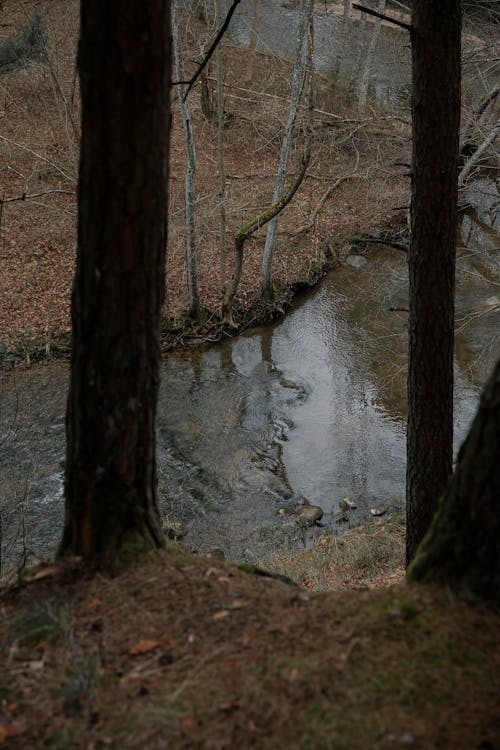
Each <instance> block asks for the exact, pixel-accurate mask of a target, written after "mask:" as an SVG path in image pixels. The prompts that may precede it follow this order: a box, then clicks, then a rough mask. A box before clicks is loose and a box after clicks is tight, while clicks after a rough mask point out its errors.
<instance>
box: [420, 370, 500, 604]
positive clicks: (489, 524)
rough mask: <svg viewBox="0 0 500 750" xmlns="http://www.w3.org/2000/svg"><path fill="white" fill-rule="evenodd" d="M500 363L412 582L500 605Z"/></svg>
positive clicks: (466, 442)
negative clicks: (458, 591)
mask: <svg viewBox="0 0 500 750" xmlns="http://www.w3.org/2000/svg"><path fill="white" fill-rule="evenodd" d="M499 464H500V359H499V360H498V362H497V365H496V367H495V369H494V371H493V374H492V376H491V378H490V379H489V381H488V383H487V384H486V386H485V388H484V390H483V393H482V396H481V402H480V405H479V409H478V412H477V414H476V417H475V419H474V422H473V424H472V427H471V429H470V431H469V434H468V436H467V439H466V440H465V442H464V444H463V445H462V448H461V449H460V452H459V455H458V461H457V466H456V469H455V473H454V474H453V479H452V481H451V483H450V485H449V487H448V490H447V491H446V493H445V494H444V496H443V498H442V500H441V501H440V504H439V507H438V510H437V512H436V515H435V516H434V519H433V521H432V525H431V528H430V530H429V532H428V534H427V536H426V537H425V539H424V541H423V542H422V544H421V545H420V547H419V548H418V551H417V554H416V556H415V558H414V559H413V562H412V564H411V565H410V567H409V569H408V579H409V580H413V581H427V582H435V583H441V584H444V585H447V586H450V587H451V588H453V589H466V590H468V591H471V592H473V593H474V594H477V595H479V596H481V597H484V598H486V599H488V600H490V601H493V602H495V603H496V604H500V545H499V543H498V541H499V539H500V512H499V504H500V471H499Z"/></svg>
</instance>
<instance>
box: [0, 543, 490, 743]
mask: <svg viewBox="0 0 500 750" xmlns="http://www.w3.org/2000/svg"><path fill="white" fill-rule="evenodd" d="M73 573H74V571H73V570H71V571H69V573H68V575H66V576H64V575H63V576H60V577H58V578H57V577H52V578H46V579H43V580H37V581H35V582H33V583H31V584H29V585H28V586H27V587H24V588H18V589H14V590H12V591H7V592H5V593H4V595H3V597H2V602H1V606H2V615H3V616H2V621H1V623H0V642H1V643H2V645H3V651H4V654H5V660H4V662H5V669H4V671H3V673H2V678H1V684H0V688H1V695H2V699H1V700H2V702H1V705H0V727H1V731H0V739H1V741H2V742H3V743H4V744H7V742H8V746H9V747H12V748H16V749H17V750H20V749H21V748H23V749H24V748H27V747H33V748H35V747H45V746H49V747H59V746H62V747H64V748H65V749H67V750H72V749H73V748H74V749H75V750H76V748H85V750H88V749H89V748H97V747H105V746H109V747H120V749H121V750H122V749H126V748H127V749H128V748H139V747H140V748H150V747H151V748H153V747H155V748H156V747H175V748H179V749H181V750H182V749H184V748H186V750H187V748H207V750H208V748H233V747H238V748H250V747H258V748H277V747H280V748H281V747H287V748H292V749H293V750H299V748H304V747H311V748H312V747H323V746H324V747H327V746H328V744H327V743H328V741H329V740H328V738H330V739H331V738H332V737H333V738H334V739H335V743H336V744H334V745H333V746H335V747H346V748H347V747H349V748H352V750H366V748H367V747H379V746H380V747H384V746H385V745H384V741H385V740H383V737H385V736H386V735H387V736H389V735H390V736H391V737H394V738H396V739H395V740H394V742H396V744H397V742H399V738H400V737H403V736H410V735H411V736H412V737H413V738H414V741H413V742H412V746H414V747H415V748H420V749H421V750H424V749H425V750H428V748H432V747H454V748H457V750H466V749H467V750H469V749H470V747H473V746H474V747H476V746H478V742H476V744H474V745H473V744H471V742H472V739H473V738H478V739H479V741H481V740H484V741H485V742H486V741H494V729H493V727H494V722H495V716H498V706H497V705H496V691H495V690H494V684H495V677H494V675H495V671H496V666H495V659H494V658H493V657H494V655H495V654H497V650H496V649H497V646H498V635H499V631H500V620H499V618H498V615H495V614H494V613H492V612H488V611H486V610H484V609H482V608H481V606H479V605H476V606H471V605H470V604H466V603H464V602H461V601H460V600H458V599H455V598H453V597H451V596H450V595H449V594H448V593H447V592H439V591H429V590H426V589H416V588H409V587H405V586H404V585H400V586H398V587H395V588H393V589H386V590H384V591H372V592H368V591H365V592H359V591H358V592H352V591H351V592H349V591H344V592H342V593H341V594H323V595H318V594H312V593H309V592H305V591H304V590H301V589H300V588H293V587H290V586H287V585H284V584H281V583H278V582H276V581H274V580H272V579H269V578H263V577H256V576H252V575H248V574H243V573H242V572H240V571H238V570H237V569H235V568H233V567H231V566H229V565H227V564H224V563H221V564H220V565H218V566H214V565H213V561H209V560H203V559H201V558H200V559H197V558H194V557H189V556H185V557H183V558H179V555H178V554H177V555H175V556H172V555H171V554H165V555H159V556H158V557H156V558H155V559H150V560H149V561H148V562H146V563H144V564H143V565H141V566H139V567H136V569H135V570H129V571H128V572H125V573H122V574H121V575H115V576H113V577H111V578H108V577H105V576H94V577H87V578H85V577H78V578H75V577H74V575H73ZM56 599H58V600H60V601H63V602H64V603H65V606H66V609H68V608H69V610H70V628H69V630H65V631H62V633H61V636H60V637H59V638H56V639H54V638H52V639H50V640H45V639H44V640H37V638H34V639H31V640H18V638H19V637H20V636H21V635H22V634H21V632H20V631H19V630H16V623H18V622H21V621H22V622H23V623H26V621H27V617H26V616H27V615H29V613H30V612H36V611H38V610H39V609H40V607H41V605H42V604H43V602H47V601H49V602H50V601H55V600H56ZM243 605H244V606H243ZM247 605H248V606H247ZM222 613H223V615H222ZM495 644H496V646H495ZM469 653H470V658H469V656H468V654H469ZM497 656H498V654H497ZM33 664H36V668H33V666H32V665H33ZM450 670H451V671H452V673H453V680H452V681H451V682H450V679H449V678H450ZM435 695H439V696H440V697H439V700H434V696H435ZM320 717H321V720H320ZM381 727H382V728H385V729H384V732H383V734H381V732H382V730H381ZM307 738H309V739H307ZM308 743H309V744H308ZM400 744H401V743H400ZM403 744H404V743H403ZM391 746H392V745H391Z"/></svg>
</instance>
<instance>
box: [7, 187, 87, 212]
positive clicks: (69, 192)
mask: <svg viewBox="0 0 500 750" xmlns="http://www.w3.org/2000/svg"><path fill="white" fill-rule="evenodd" d="M53 193H59V194H60V195H76V192H75V191H74V190H45V191H44V192H43V193H33V195H28V193H23V194H22V195H18V196H17V198H0V211H1V207H2V206H3V204H4V203H15V202H16V201H27V200H30V198H41V197H42V196H43V195H52V194H53ZM0 215H1V214H0Z"/></svg>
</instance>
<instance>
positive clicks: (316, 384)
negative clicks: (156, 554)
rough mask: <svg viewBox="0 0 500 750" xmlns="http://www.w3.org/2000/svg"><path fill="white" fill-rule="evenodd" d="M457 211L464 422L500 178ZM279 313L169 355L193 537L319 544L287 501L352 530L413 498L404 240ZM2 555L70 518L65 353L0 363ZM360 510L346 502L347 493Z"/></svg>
mask: <svg viewBox="0 0 500 750" xmlns="http://www.w3.org/2000/svg"><path fill="white" fill-rule="evenodd" d="M469 202H470V203H471V204H472V205H475V208H471V209H470V210H469V212H468V213H466V214H464V215H463V216H462V217H461V219H460V224H459V228H458V229H459V239H460V251H459V258H458V264H457V341H456V368H455V370H456V372H455V375H456V385H455V404H456V407H455V436H456V442H457V445H458V444H459V442H460V441H461V440H462V438H463V437H464V435H465V433H466V431H467V428H468V426H469V423H470V421H471V419H472V416H473V414H474V412H475V409H476V405H477V399H478V393H479V389H480V386H481V384H482V383H483V382H484V380H485V379H486V377H487V375H488V373H489V372H490V371H491V369H492V367H493V364H494V362H495V360H496V358H497V357H498V355H499V354H500V335H499V331H500V264H499V260H498V252H499V238H498V229H499V224H500V215H499V197H498V186H496V185H495V183H494V182H492V181H488V180H482V181H479V182H477V183H475V185H474V187H473V188H471V189H470V190H469ZM351 262H353V264H354V266H359V267H351V266H350V265H347V266H345V267H343V268H339V269H337V270H336V271H333V272H331V273H330V274H329V275H328V276H327V277H326V278H325V279H324V280H323V281H322V283H321V284H320V285H319V286H318V287H317V288H316V289H314V290H313V291H311V292H310V293H308V294H306V295H304V296H302V297H300V298H299V299H298V300H297V301H296V303H295V305H294V306H293V307H292V309H291V311H290V312H289V313H288V314H287V315H286V316H285V317H284V319H283V320H281V321H280V322H278V323H277V324H275V325H272V326H268V327H262V328H257V329H254V330H252V331H250V332H248V333H247V334H246V335H243V336H239V337H237V338H235V339H232V340H228V341H225V342H224V343H220V344H218V345H216V346H213V347H211V348H210V349H208V350H204V351H193V352H187V353H173V354H170V355H168V356H167V357H166V358H165V360H164V363H163V372H162V389H161V394H160V401H159V414H158V466H159V489H160V497H161V511H162V515H163V517H164V518H165V519H166V520H167V521H169V522H182V523H183V524H184V525H185V527H186V529H187V535H186V537H185V540H184V541H185V543H186V544H187V545H188V546H189V547H190V548H191V549H196V550H199V551H200V552H201V553H203V552H207V551H209V550H210V549H213V548H220V549H222V550H223V551H224V553H225V555H226V556H227V557H229V558H231V559H236V560H258V559H261V558H264V557H268V556H270V555H272V554H276V553H279V552H283V551H285V550H296V549H299V548H301V547H303V546H304V545H307V544H310V542H311V540H312V538H313V537H314V535H316V534H318V533H322V528H321V527H314V528H313V529H312V530H311V529H307V530H306V529H304V528H302V527H301V526H300V525H299V524H298V523H297V519H296V517H295V516H294V515H293V514H291V513H290V512H289V511H292V510H294V509H296V508H297V507H300V506H301V504H302V503H303V502H304V501H305V499H307V500H308V501H309V502H311V503H312V504H315V505H319V506H321V507H322V509H323V510H324V516H323V519H322V523H323V524H324V526H323V529H324V528H329V529H333V530H336V531H342V530H344V529H345V528H348V527H349V526H350V525H354V524H356V523H359V521H360V519H362V518H365V517H370V509H372V508H376V509H378V510H380V509H381V506H384V507H385V508H389V507H391V506H396V507H401V506H402V502H403V494H404V473H405V387H406V386H405V381H406V346H407V313H406V308H407V304H408V302H407V264H406V255H405V254H404V253H402V252H400V251H397V250H390V249H388V248H384V247H381V248H379V249H375V250H374V251H373V252H371V253H369V255H368V256H367V260H366V261H363V259H361V260H359V259H356V257H353V258H352V259H351ZM0 378H1V398H0V445H1V453H0V477H1V478H0V508H1V514H2V527H3V528H2V532H3V533H2V548H3V560H4V566H5V567H6V568H8V567H9V566H11V565H15V564H17V563H18V562H19V560H20V558H21V555H22V554H23V549H25V548H26V549H27V550H28V551H29V552H31V553H35V554H36V555H40V556H45V555H49V554H50V553H51V552H52V551H53V550H54V548H55V545H56V543H57V540H58V538H59V535H60V532H61V526H62V519H63V469H62V466H61V462H62V460H63V458H64V444H65V439H64V408H65V398H66V387H67V380H68V367H67V366H66V365H63V364H61V363H52V364H50V365H45V366H39V367H32V368H30V369H27V370H24V371H16V372H11V373H1V374H0ZM346 496H350V497H351V498H353V501H354V502H355V504H356V506H357V507H356V509H353V510H350V511H349V512H348V513H347V514H346V513H344V512H343V511H342V510H341V501H342V499H343V498H344V497H346Z"/></svg>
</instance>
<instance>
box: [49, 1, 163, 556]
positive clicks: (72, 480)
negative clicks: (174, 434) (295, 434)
mask: <svg viewBox="0 0 500 750" xmlns="http://www.w3.org/2000/svg"><path fill="white" fill-rule="evenodd" d="M80 33H81V36H80V45H79V68H80V78H81V96H82V143H81V157H80V174H79V184H78V207H79V213H78V250H77V262H76V274H75V279H74V286H73V300H72V324H73V349H72V366H71V382H70V392H69V398H68V409H67V417H66V421H67V454H66V456H67V457H66V484H65V495H66V515H65V524H64V533H63V539H62V542H61V546H60V554H63V555H66V554H74V555H81V556H82V557H83V558H84V560H85V561H87V562H90V563H96V564H108V563H115V562H120V561H122V560H124V559H126V558H128V557H130V556H134V557H135V555H137V554H141V553H142V552H144V551H145V550H148V549H156V548H159V547H161V546H163V535H162V532H161V526H160V518H159V512H158V505H157V478H156V458H155V417H156V403H157V394H158V385H159V361H160V347H159V341H160V321H161V311H162V305H163V298H164V273H165V248H166V232H167V222H166V218H167V217H166V211H167V197H168V196H167V180H168V151H169V129H170V108H169V91H170V80H171V75H170V52H171V50H170V14H169V3H164V2H163V0H151V2H148V3H143V2H142V0H120V2H118V1H117V0H110V1H109V2H105V3H103V2H101V0H82V5H81V32H80Z"/></svg>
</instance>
